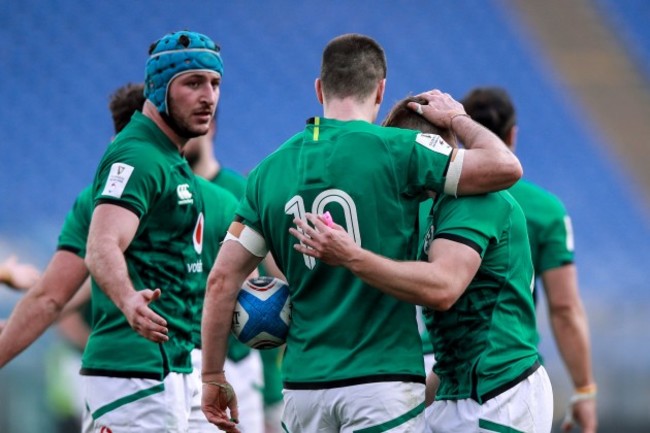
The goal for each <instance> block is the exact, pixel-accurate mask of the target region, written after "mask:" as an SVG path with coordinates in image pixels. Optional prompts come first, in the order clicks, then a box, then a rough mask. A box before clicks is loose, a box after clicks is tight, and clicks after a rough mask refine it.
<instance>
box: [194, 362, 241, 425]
mask: <svg viewBox="0 0 650 433" xmlns="http://www.w3.org/2000/svg"><path fill="white" fill-rule="evenodd" d="M201 409H202V410H203V413H204V414H205V417H206V418H207V419H208V421H210V422H211V423H212V424H214V425H216V426H217V427H219V430H222V431H225V432H228V433H240V430H239V429H238V428H237V424H238V423H239V409H238V408H237V395H236V394H235V391H234V390H233V388H232V386H231V385H230V383H228V381H227V380H226V376H225V374H223V373H222V374H221V375H220V378H217V379H216V380H213V381H205V382H203V395H202V398H201Z"/></svg>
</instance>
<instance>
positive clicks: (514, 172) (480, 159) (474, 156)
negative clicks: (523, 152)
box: [451, 115, 523, 195]
mask: <svg viewBox="0 0 650 433" xmlns="http://www.w3.org/2000/svg"><path fill="white" fill-rule="evenodd" d="M451 127H452V129H453V131H454V132H455V133H456V135H457V136H458V138H459V139H460V140H461V141H462V142H463V144H464V145H465V147H466V149H465V150H460V151H459V152H464V155H463V162H462V171H461V174H460V180H459V183H458V195H472V194H483V193H486V192H491V191H498V190H502V189H505V188H508V187H510V186H512V185H514V184H515V182H517V181H518V180H519V179H520V178H521V176H522V175H523V168H522V166H521V163H520V162H519V159H518V158H517V157H516V156H515V154H514V153H512V151H510V149H508V148H507V147H506V145H505V144H504V143H503V141H501V139H499V137H497V136H496V135H495V134H494V133H492V132H491V131H490V130H488V129H487V128H485V127H483V126H482V125H480V124H479V123H477V122H475V121H473V120H472V119H471V118H470V117H469V116H466V115H465V116H455V117H453V120H452V122H451ZM456 157H458V156H457V155H456ZM452 164H453V161H452Z"/></svg>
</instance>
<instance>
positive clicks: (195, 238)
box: [192, 212, 205, 254]
mask: <svg viewBox="0 0 650 433" xmlns="http://www.w3.org/2000/svg"><path fill="white" fill-rule="evenodd" d="M204 224H205V222H204V220H203V212H201V213H200V214H199V218H198V219H197V220H196V225H195V226H194V233H192V242H193V243H194V251H196V253H197V254H201V252H202V251H203V226H204Z"/></svg>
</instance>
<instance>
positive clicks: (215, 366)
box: [201, 222, 268, 432]
mask: <svg viewBox="0 0 650 433" xmlns="http://www.w3.org/2000/svg"><path fill="white" fill-rule="evenodd" d="M267 252H268V251H267V249H266V244H265V242H264V239H263V238H262V236H261V235H259V234H258V233H256V232H255V231H253V230H252V229H250V228H248V227H246V226H244V225H243V224H241V223H239V222H233V223H232V225H231V226H230V228H229V230H228V235H227V236H226V239H225V240H224V243H223V245H222V246H221V249H220V250H219V254H218V255H217V260H216V261H215V263H214V266H213V267H212V270H211V271H210V275H209V276H208V284H207V288H206V293H205V301H204V303H203V317H202V322H201V346H202V353H203V363H202V380H203V397H202V409H203V412H204V413H205V415H206V417H207V419H208V421H210V422H211V423H213V424H215V425H217V426H218V427H219V428H220V429H221V430H226V431H232V432H236V431H238V430H236V422H237V421H233V420H237V418H238V416H239V412H238V409H237V397H236V396H235V393H234V390H233V389H232V386H231V385H230V384H229V383H228V381H227V379H226V372H225V371H224V363H225V360H226V353H227V351H228V335H229V334H230V328H231V326H232V315H233V311H234V309H235V303H236V302H237V295H238V293H239V290H240V287H241V286H242V284H243V282H244V280H245V279H246V278H247V277H248V276H249V275H250V273H251V272H253V271H254V270H255V268H256V267H257V265H259V263H260V262H261V260H262V258H264V257H265V256H266V254H267Z"/></svg>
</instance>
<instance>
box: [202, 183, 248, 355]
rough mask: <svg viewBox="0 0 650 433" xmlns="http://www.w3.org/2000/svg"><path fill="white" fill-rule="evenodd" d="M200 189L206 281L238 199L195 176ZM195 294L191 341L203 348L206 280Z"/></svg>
mask: <svg viewBox="0 0 650 433" xmlns="http://www.w3.org/2000/svg"><path fill="white" fill-rule="evenodd" d="M196 180H197V182H198V186H199V190H200V191H201V193H202V194H203V203H204V205H205V227H204V229H203V235H204V237H203V253H202V254H203V278H204V281H207V279H208V274H209V273H210V269H212V265H213V264H214V260H215V259H216V258H217V253H218V252H219V248H220V246H221V242H223V239H224V238H225V237H226V233H227V232H228V227H229V226H230V223H231V222H232V219H233V217H234V215H235V210H237V203H238V201H237V199H236V198H235V196H234V195H233V194H232V193H230V192H229V191H227V190H226V189H224V188H221V187H220V186H218V185H215V184H214V183H212V182H210V181H208V180H206V179H203V178H202V177H199V176H196ZM198 288H199V290H197V291H196V293H195V299H194V313H193V317H194V318H195V319H194V320H193V321H192V341H193V342H194V345H195V346H196V347H201V320H200V317H201V315H202V313H203V300H204V299H205V283H204V285H203V286H202V287H198Z"/></svg>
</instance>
